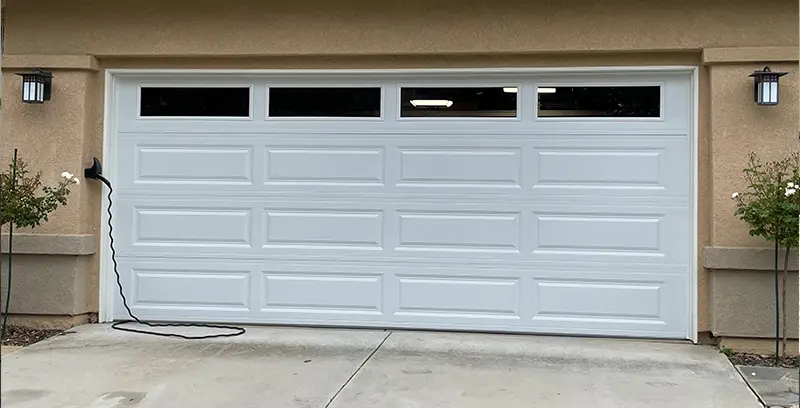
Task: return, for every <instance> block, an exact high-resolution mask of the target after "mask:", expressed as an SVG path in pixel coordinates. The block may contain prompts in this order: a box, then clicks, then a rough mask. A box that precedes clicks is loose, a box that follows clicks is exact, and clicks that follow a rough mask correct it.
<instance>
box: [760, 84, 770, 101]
mask: <svg viewBox="0 0 800 408" xmlns="http://www.w3.org/2000/svg"><path fill="white" fill-rule="evenodd" d="M759 88H760V92H759V98H758V100H759V101H761V102H762V103H772V95H770V92H771V90H772V88H771V87H770V85H769V82H762V83H761V84H759Z"/></svg>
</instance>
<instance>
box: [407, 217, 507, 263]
mask: <svg viewBox="0 0 800 408" xmlns="http://www.w3.org/2000/svg"><path fill="white" fill-rule="evenodd" d="M396 216H397V217H396V221H397V228H396V232H395V231H393V233H395V234H396V236H397V241H396V242H397V246H396V249H397V250H398V251H414V250H416V251H435V252H493V253H520V252H521V251H522V236H521V232H522V229H523V227H522V214H521V213H519V212H497V211H483V212H477V211H472V212H467V211H441V210H439V211H419V210H417V211H412V210H398V211H397V212H396Z"/></svg>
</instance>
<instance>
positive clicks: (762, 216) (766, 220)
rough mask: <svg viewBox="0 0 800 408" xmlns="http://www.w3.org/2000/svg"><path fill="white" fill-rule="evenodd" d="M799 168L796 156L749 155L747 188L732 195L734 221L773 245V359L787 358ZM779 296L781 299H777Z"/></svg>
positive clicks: (799, 230)
mask: <svg viewBox="0 0 800 408" xmlns="http://www.w3.org/2000/svg"><path fill="white" fill-rule="evenodd" d="M798 164H800V162H799V158H798V154H797V153H794V154H792V155H790V156H789V157H787V158H785V159H782V160H776V161H771V162H767V163H762V162H761V160H760V159H759V158H758V156H757V155H756V154H755V153H751V154H750V160H749V163H748V166H747V167H746V168H745V169H744V178H745V180H746V181H747V184H748V185H747V188H746V190H745V191H744V192H742V193H733V195H732V196H731V198H732V199H733V200H734V201H736V212H735V213H734V214H735V215H736V216H737V217H739V218H740V219H742V220H743V221H745V222H746V223H747V224H748V225H749V227H750V235H752V236H759V237H763V238H766V239H767V240H769V241H771V242H773V243H774V244H775V308H776V316H775V358H776V361H779V360H780V356H781V355H784V356H785V355H786V336H787V332H786V330H787V322H786V306H787V305H786V285H787V283H788V282H787V281H788V275H789V272H788V270H789V253H790V252H791V251H792V249H793V248H797V246H798V238H800V166H799V165H798ZM781 247H783V248H785V249H786V253H785V255H784V259H783V276H782V279H781V281H782V282H781V283H782V287H783V289H782V291H779V289H778V288H779V286H780V285H779V284H778V269H779V268H778V254H779V249H780V248H781ZM779 292H780V295H779ZM779 299H780V300H782V301H780V300H779ZM779 310H781V311H782V319H780V320H782V322H781V323H782V326H783V333H782V335H781V333H780V329H779V326H781V324H779V321H778V320H779V314H778V313H779V312H778V311H779ZM779 338H782V339H783V344H782V345H783V347H782V353H779V350H778V339H779Z"/></svg>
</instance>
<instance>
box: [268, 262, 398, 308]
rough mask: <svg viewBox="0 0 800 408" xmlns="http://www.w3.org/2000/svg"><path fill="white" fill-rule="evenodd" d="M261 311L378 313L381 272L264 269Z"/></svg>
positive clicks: (381, 286)
mask: <svg viewBox="0 0 800 408" xmlns="http://www.w3.org/2000/svg"><path fill="white" fill-rule="evenodd" d="M263 289H264V292H263V293H264V304H263V307H262V310H263V311H297V310H301V311H303V312H306V313H332V312H336V313H357V314H381V306H382V294H383V285H382V277H381V275H368V274H327V273H325V274H315V273H306V272H292V273H278V272H271V271H265V272H264V288H263Z"/></svg>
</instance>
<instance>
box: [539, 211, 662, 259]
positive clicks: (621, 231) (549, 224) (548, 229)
mask: <svg viewBox="0 0 800 408" xmlns="http://www.w3.org/2000/svg"><path fill="white" fill-rule="evenodd" d="M662 217H663V216H662V215H658V214H630V215H626V214H541V213H540V214H534V229H535V232H536V233H535V237H536V240H535V246H534V252H536V251H540V250H545V251H546V250H564V251H575V252H580V251H614V252H618V251H634V252H651V253H653V252H658V251H660V249H661V247H660V243H659V235H660V231H659V229H660V228H659V227H660V222H661V218H662Z"/></svg>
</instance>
